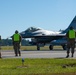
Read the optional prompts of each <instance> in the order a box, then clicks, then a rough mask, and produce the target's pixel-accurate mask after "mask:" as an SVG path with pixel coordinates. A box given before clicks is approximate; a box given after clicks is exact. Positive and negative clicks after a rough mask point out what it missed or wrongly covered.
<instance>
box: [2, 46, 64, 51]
mask: <svg viewBox="0 0 76 75" xmlns="http://www.w3.org/2000/svg"><path fill="white" fill-rule="evenodd" d="M54 49H61V50H63V49H62V47H61V46H54ZM1 50H13V46H1ZM21 50H37V47H36V46H21ZM40 50H49V46H44V47H41V48H40Z"/></svg>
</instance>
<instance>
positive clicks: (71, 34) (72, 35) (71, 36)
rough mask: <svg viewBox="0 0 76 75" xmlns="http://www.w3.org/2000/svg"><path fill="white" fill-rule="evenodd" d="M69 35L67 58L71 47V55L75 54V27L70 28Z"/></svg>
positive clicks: (67, 35)
mask: <svg viewBox="0 0 76 75" xmlns="http://www.w3.org/2000/svg"><path fill="white" fill-rule="evenodd" d="M66 37H67V56H66V58H68V57H69V53H70V49H71V54H72V55H71V57H73V55H74V48H75V37H76V32H75V30H74V29H73V27H70V30H69V31H68V32H67V33H66Z"/></svg>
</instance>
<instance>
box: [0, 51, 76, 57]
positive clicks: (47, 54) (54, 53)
mask: <svg viewBox="0 0 76 75" xmlns="http://www.w3.org/2000/svg"><path fill="white" fill-rule="evenodd" d="M66 55H67V54H66V50H51V51H50V50H48V51H37V50H34V51H31V50H30V51H26V50H21V56H17V57H15V54H14V50H1V57H2V58H65V57H66ZM69 58H72V57H71V53H70V56H69ZM73 58H76V52H75V53H74V57H73Z"/></svg>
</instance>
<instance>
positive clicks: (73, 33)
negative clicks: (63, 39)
mask: <svg viewBox="0 0 76 75" xmlns="http://www.w3.org/2000/svg"><path fill="white" fill-rule="evenodd" d="M69 38H70V39H73V38H75V31H74V30H69Z"/></svg>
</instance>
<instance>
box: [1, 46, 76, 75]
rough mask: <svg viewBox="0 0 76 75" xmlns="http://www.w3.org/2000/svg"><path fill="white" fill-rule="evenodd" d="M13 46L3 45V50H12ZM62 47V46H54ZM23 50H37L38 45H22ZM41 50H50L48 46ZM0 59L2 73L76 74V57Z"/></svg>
mask: <svg viewBox="0 0 76 75" xmlns="http://www.w3.org/2000/svg"><path fill="white" fill-rule="evenodd" d="M12 49H13V47H12V46H2V47H1V50H12ZM54 49H56V50H57V49H61V50H62V48H61V47H54ZM21 50H36V46H21ZM41 50H49V48H48V46H45V47H42V48H41ZM24 60H25V62H24V65H22V59H21V58H12V59H0V75H76V59H66V58H65V59H56V58H55V59H52V58H41V59H30V58H26V59H24Z"/></svg>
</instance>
